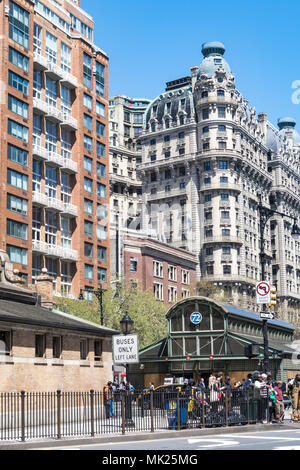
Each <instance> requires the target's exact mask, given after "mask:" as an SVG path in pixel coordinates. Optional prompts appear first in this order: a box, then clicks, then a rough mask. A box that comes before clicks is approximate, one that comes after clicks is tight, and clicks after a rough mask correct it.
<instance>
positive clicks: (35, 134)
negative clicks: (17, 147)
mask: <svg viewBox="0 0 300 470" xmlns="http://www.w3.org/2000/svg"><path fill="white" fill-rule="evenodd" d="M41 135H42V119H41V116H39V115H38V114H34V115H33V125H32V145H38V146H40V145H41Z"/></svg>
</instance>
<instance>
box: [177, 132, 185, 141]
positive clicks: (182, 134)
mask: <svg viewBox="0 0 300 470" xmlns="http://www.w3.org/2000/svg"><path fill="white" fill-rule="evenodd" d="M184 136H185V133H184V131H182V132H179V133H178V139H179V140H183V139H184Z"/></svg>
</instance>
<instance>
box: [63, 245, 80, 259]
mask: <svg viewBox="0 0 300 470" xmlns="http://www.w3.org/2000/svg"><path fill="white" fill-rule="evenodd" d="M60 248H61V258H63V259H64V260H66V261H78V252H77V251H76V250H71V249H70V248H63V247H60Z"/></svg>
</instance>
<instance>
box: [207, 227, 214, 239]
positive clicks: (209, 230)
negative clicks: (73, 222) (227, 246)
mask: <svg viewBox="0 0 300 470" xmlns="http://www.w3.org/2000/svg"><path fill="white" fill-rule="evenodd" d="M212 236H213V231H212V229H211V228H209V229H207V230H205V237H206V238H211V237H212Z"/></svg>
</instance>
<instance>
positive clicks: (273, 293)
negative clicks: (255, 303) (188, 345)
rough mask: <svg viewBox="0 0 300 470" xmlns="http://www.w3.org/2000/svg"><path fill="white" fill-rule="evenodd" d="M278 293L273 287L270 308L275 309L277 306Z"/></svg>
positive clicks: (268, 305)
mask: <svg viewBox="0 0 300 470" xmlns="http://www.w3.org/2000/svg"><path fill="white" fill-rule="evenodd" d="M276 292H277V289H276V287H271V295H270V298H271V302H270V303H269V304H267V307H268V308H272V307H275V305H276V303H277V297H276Z"/></svg>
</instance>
